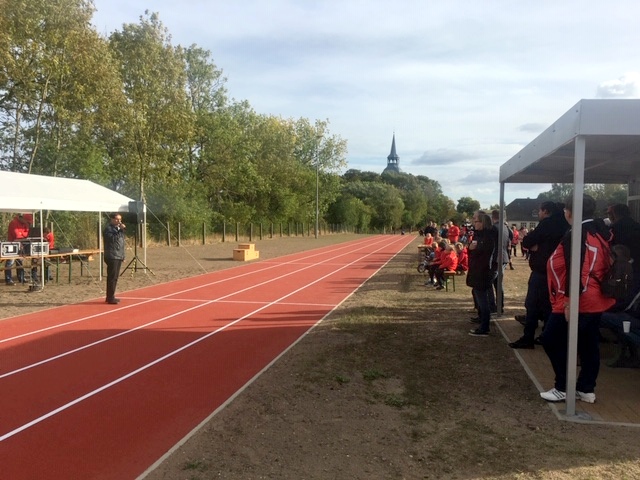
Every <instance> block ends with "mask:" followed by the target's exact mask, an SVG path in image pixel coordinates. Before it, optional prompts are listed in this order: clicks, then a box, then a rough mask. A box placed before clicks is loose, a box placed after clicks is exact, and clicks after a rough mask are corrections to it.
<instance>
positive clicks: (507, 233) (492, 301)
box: [489, 210, 511, 313]
mask: <svg viewBox="0 0 640 480" xmlns="http://www.w3.org/2000/svg"><path fill="white" fill-rule="evenodd" d="M491 221H492V222H493V229H494V230H495V236H496V239H497V238H498V235H499V234H500V223H499V222H500V211H499V210H493V211H492V212H491ZM498 248H501V249H502V265H501V266H499V265H498V262H499V259H498V257H499V255H498V253H499V252H498V249H496V250H495V252H494V255H493V257H492V259H491V268H492V270H493V290H492V291H491V292H490V293H489V305H490V307H491V313H497V312H498V305H497V303H496V298H497V295H498V268H499V267H500V268H502V273H504V271H505V269H506V267H507V264H508V263H509V262H510V259H509V252H510V250H511V229H509V226H508V225H507V224H506V223H505V225H504V228H503V229H502V240H501V241H500V242H499V243H498ZM499 290H500V293H501V298H502V312H504V289H503V288H502V285H500V289H499Z"/></svg>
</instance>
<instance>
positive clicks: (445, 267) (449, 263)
mask: <svg viewBox="0 0 640 480" xmlns="http://www.w3.org/2000/svg"><path fill="white" fill-rule="evenodd" d="M456 268H458V255H456V252H455V250H454V248H453V245H451V244H450V243H449V244H447V245H445V247H444V250H443V253H442V256H441V257H440V265H439V266H438V269H437V270H436V278H437V280H438V284H437V286H436V290H442V289H443V288H444V282H445V280H444V272H455V271H456Z"/></svg>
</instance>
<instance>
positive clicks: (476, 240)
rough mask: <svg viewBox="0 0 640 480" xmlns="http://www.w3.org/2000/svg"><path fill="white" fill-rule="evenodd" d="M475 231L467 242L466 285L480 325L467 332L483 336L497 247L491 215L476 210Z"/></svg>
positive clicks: (489, 314) (486, 327)
mask: <svg viewBox="0 0 640 480" xmlns="http://www.w3.org/2000/svg"><path fill="white" fill-rule="evenodd" d="M473 224H474V226H475V233H474V235H473V240H472V242H471V243H470V244H469V247H468V249H469V271H468V272H467V285H468V286H469V287H471V289H472V290H471V293H472V294H473V298H474V300H475V302H476V306H477V308H478V317H479V319H480V326H479V327H478V328H476V329H474V330H471V331H470V332H469V335H473V336H476V337H485V336H487V335H489V322H490V321H491V308H490V306H489V294H490V293H491V292H492V291H493V273H494V272H493V270H492V268H491V259H492V257H493V255H494V254H495V252H496V249H497V248H498V232H497V230H495V229H494V228H493V226H492V223H491V217H490V216H489V215H487V214H486V213H482V212H477V213H476V214H475V215H474V216H473Z"/></svg>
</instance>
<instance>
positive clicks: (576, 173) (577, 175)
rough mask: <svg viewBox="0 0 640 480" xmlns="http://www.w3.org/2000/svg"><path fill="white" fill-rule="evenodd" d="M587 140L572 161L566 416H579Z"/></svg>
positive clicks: (580, 141)
mask: <svg viewBox="0 0 640 480" xmlns="http://www.w3.org/2000/svg"><path fill="white" fill-rule="evenodd" d="M585 151H586V140H585V138H584V136H582V135H578V136H577V137H576V139H575V157H574V161H573V208H572V209H571V215H572V217H573V222H572V225H571V272H570V275H571V283H570V285H569V296H570V302H569V310H570V313H569V318H568V319H567V321H568V322H569V334H568V335H567V399H566V407H567V411H566V415H567V416H568V417H571V416H575V414H576V370H577V367H576V360H577V357H578V314H579V310H580V271H581V270H582V268H581V267H582V265H580V256H581V255H580V253H581V250H582V210H583V194H584V164H585Z"/></svg>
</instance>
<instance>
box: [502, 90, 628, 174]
mask: <svg viewBox="0 0 640 480" xmlns="http://www.w3.org/2000/svg"><path fill="white" fill-rule="evenodd" d="M578 136H582V137H584V138H585V142H586V153H585V170H584V175H585V177H584V181H585V183H616V184H626V183H628V182H629V180H630V179H632V178H634V177H635V176H636V175H637V172H638V170H639V168H638V167H640V164H639V161H640V100H629V99H624V100H622V99H614V100H612V99H606V100H605V99H598V100H580V101H579V102H578V103H577V104H576V105H575V106H574V107H573V108H571V109H570V110H569V111H567V112H566V113H565V114H564V115H562V116H561V117H560V118H559V119H558V120H556V121H555V122H554V123H553V124H552V125H551V126H550V127H549V128H547V129H546V130H545V131H544V132H542V133H541V134H540V135H539V136H538V137H537V138H536V139H534V140H533V141H532V142H531V143H529V144H528V145H527V146H526V147H524V148H523V149H522V150H520V152H518V153H517V154H516V155H515V156H513V157H512V158H511V159H510V160H509V161H507V162H506V163H504V164H503V165H502V166H501V167H500V182H501V183H504V182H507V183H573V165H574V158H575V157H574V154H575V138H576V137H578Z"/></svg>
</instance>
